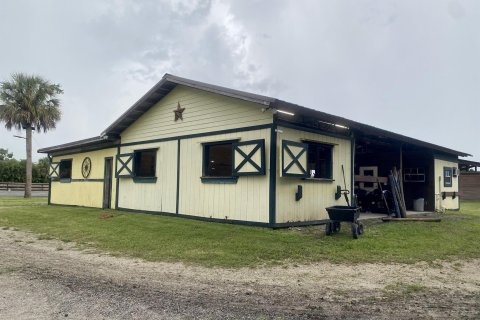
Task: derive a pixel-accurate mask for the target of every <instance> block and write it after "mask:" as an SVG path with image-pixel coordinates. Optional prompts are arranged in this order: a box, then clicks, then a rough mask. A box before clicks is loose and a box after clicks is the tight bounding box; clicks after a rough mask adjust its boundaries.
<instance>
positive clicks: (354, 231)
mask: <svg viewBox="0 0 480 320" xmlns="http://www.w3.org/2000/svg"><path fill="white" fill-rule="evenodd" d="M359 229H360V228H359V226H358V224H356V223H352V236H353V239H358V235H359Z"/></svg>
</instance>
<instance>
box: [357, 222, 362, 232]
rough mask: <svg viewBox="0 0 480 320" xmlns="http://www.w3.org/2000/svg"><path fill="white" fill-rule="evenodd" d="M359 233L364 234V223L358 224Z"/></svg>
mask: <svg viewBox="0 0 480 320" xmlns="http://www.w3.org/2000/svg"><path fill="white" fill-rule="evenodd" d="M358 234H363V224H361V223H360V224H359V225H358Z"/></svg>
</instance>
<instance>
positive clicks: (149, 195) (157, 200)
mask: <svg viewBox="0 0 480 320" xmlns="http://www.w3.org/2000/svg"><path fill="white" fill-rule="evenodd" d="M177 143H178V142H177V141H176V140H173V141H167V142H160V143H150V144H142V145H135V146H128V147H121V149H120V153H130V152H134V151H135V150H141V149H150V148H158V150H157V162H156V168H155V171H156V172H155V175H156V177H157V181H156V183H140V182H134V180H133V178H131V177H129V178H119V192H118V206H119V207H121V208H128V209H135V210H147V211H159V212H168V213H175V211H176V194H177V192H176V191H177ZM182 160H183V159H182ZM184 161H186V162H187V160H184Z"/></svg>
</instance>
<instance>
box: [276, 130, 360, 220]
mask: <svg viewBox="0 0 480 320" xmlns="http://www.w3.org/2000/svg"><path fill="white" fill-rule="evenodd" d="M279 130H281V132H278V135H277V150H279V152H278V154H279V156H278V157H277V161H278V162H277V168H278V170H277V194H276V200H277V205H276V213H277V216H276V218H277V219H276V222H277V223H286V222H297V221H314V220H323V219H328V214H327V211H326V210H325V208H326V207H329V206H333V205H346V202H345V199H344V197H342V198H340V199H338V200H335V192H336V189H337V185H340V186H341V187H342V189H343V188H344V184H343V175H342V164H343V167H344V169H345V180H346V183H347V189H348V190H351V170H352V168H351V141H350V140H347V139H341V138H334V137H330V136H324V135H321V134H316V133H310V132H305V131H300V130H294V129H289V128H284V127H279ZM304 139H305V140H310V141H316V142H320V143H322V142H323V143H328V144H334V147H333V159H332V161H333V172H332V173H333V180H334V181H313V180H303V179H301V178H298V177H281V176H280V172H281V168H282V165H281V161H282V159H281V148H282V140H289V141H295V142H302V140H304ZM298 185H301V186H302V187H303V198H302V199H300V201H295V193H296V192H297V186H298Z"/></svg>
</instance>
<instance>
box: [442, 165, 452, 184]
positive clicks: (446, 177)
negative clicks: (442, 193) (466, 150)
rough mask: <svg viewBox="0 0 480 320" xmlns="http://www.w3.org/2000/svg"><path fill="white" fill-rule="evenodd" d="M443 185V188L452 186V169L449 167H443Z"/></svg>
mask: <svg viewBox="0 0 480 320" xmlns="http://www.w3.org/2000/svg"><path fill="white" fill-rule="evenodd" d="M443 186H444V187H445V188H450V187H452V186H453V169H452V168H451V167H443Z"/></svg>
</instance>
